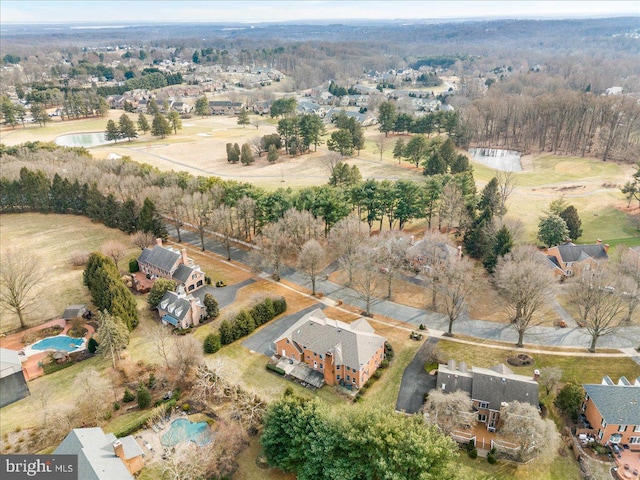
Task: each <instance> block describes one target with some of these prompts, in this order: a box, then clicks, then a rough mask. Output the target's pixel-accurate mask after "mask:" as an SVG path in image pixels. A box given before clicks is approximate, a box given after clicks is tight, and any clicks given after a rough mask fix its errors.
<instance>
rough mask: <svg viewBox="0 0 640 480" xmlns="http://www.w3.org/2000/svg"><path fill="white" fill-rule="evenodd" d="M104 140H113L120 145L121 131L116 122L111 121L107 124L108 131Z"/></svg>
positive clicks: (105, 132)
mask: <svg viewBox="0 0 640 480" xmlns="http://www.w3.org/2000/svg"><path fill="white" fill-rule="evenodd" d="M104 138H106V139H107V140H108V141H109V142H110V141H111V140H113V141H114V143H118V140H119V139H120V138H122V137H121V136H120V129H119V128H118V126H117V125H116V122H114V121H113V120H109V121H108V122H107V129H106V130H105V131H104Z"/></svg>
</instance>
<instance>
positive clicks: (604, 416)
mask: <svg viewBox="0 0 640 480" xmlns="http://www.w3.org/2000/svg"><path fill="white" fill-rule="evenodd" d="M582 388H584V391H585V399H584V403H583V404H582V411H583V412H584V415H585V416H586V417H587V421H588V422H589V423H590V424H591V428H593V429H595V430H596V431H597V433H596V439H597V442H598V443H600V444H601V445H606V444H611V443H613V444H620V445H623V446H624V445H626V446H628V447H629V449H630V450H636V451H640V377H639V378H636V379H635V381H633V383H632V382H630V381H629V380H627V379H626V378H625V377H620V379H619V380H618V383H617V384H616V383H613V381H612V380H611V379H610V378H609V377H604V378H603V379H602V383H600V384H599V385H597V384H588V385H582Z"/></svg>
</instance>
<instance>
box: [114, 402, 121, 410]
mask: <svg viewBox="0 0 640 480" xmlns="http://www.w3.org/2000/svg"><path fill="white" fill-rule="evenodd" d="M113 409H114V410H115V411H118V410H120V403H118V402H113Z"/></svg>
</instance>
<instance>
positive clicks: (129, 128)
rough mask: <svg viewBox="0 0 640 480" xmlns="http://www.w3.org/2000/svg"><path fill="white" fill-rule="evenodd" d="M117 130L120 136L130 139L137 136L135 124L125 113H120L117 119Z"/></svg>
mask: <svg viewBox="0 0 640 480" xmlns="http://www.w3.org/2000/svg"><path fill="white" fill-rule="evenodd" d="M118 127H119V128H118V131H119V132H120V138H127V139H129V141H131V139H132V138H138V132H137V131H136V126H135V124H134V123H133V122H132V121H131V119H130V118H129V116H128V115H127V114H125V113H123V114H122V115H120V120H119V121H118Z"/></svg>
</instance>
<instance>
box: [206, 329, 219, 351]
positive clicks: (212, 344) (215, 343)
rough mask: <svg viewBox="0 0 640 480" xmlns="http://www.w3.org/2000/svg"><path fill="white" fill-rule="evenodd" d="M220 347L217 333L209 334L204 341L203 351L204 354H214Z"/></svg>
mask: <svg viewBox="0 0 640 480" xmlns="http://www.w3.org/2000/svg"><path fill="white" fill-rule="evenodd" d="M220 347H222V343H221V342H220V334H219V333H210V334H209V335H207V336H206V337H205V339H204V343H203V349H204V353H216V352H217V351H218V350H220Z"/></svg>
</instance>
